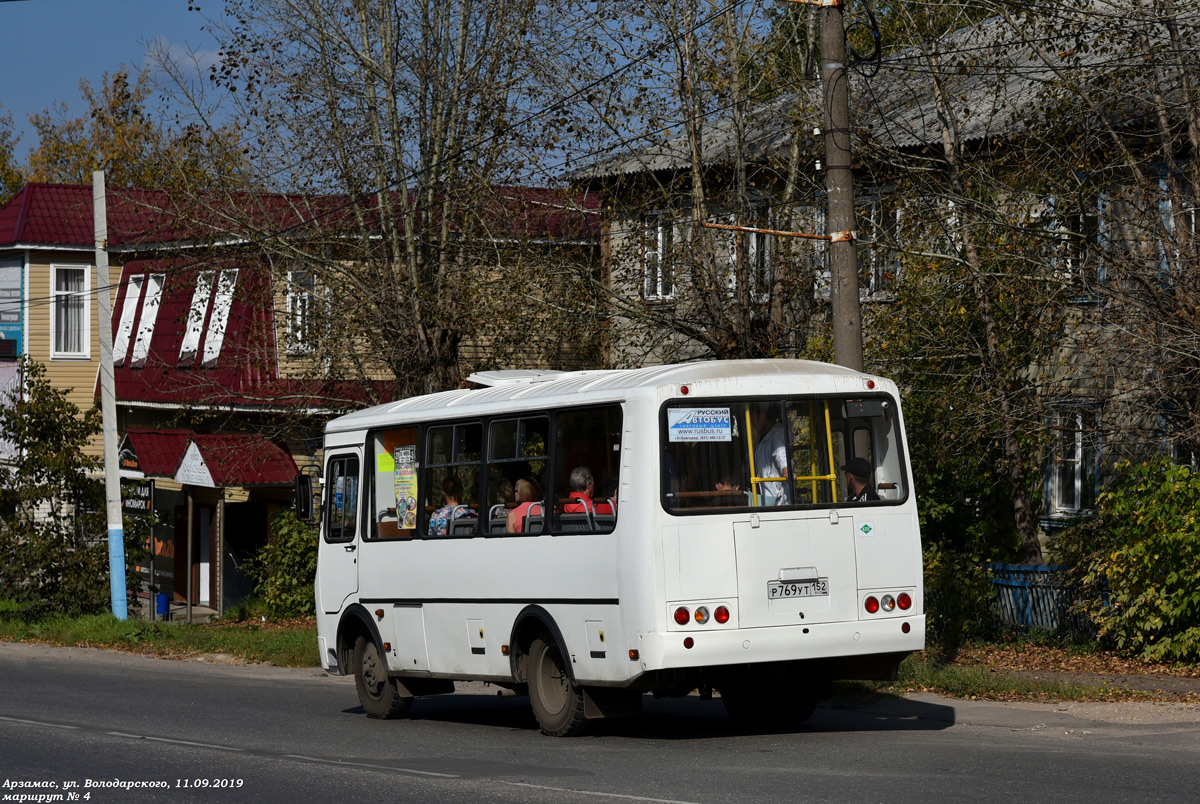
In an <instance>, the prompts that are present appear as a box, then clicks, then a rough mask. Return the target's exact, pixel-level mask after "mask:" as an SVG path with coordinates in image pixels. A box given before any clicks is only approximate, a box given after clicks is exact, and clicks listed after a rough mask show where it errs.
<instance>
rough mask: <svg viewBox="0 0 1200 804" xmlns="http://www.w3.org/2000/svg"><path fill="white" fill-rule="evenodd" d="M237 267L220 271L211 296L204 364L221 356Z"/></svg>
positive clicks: (213, 361) (208, 363) (210, 363)
mask: <svg viewBox="0 0 1200 804" xmlns="http://www.w3.org/2000/svg"><path fill="white" fill-rule="evenodd" d="M237 277H238V272H237V269H234V270H232V271H222V272H221V278H220V280H218V282H217V292H216V295H215V296H214V297H213V311H212V317H211V318H210V319H209V322H208V336H207V337H206V338H205V339H204V366H206V367H207V366H211V365H213V364H214V363H216V362H217V358H218V357H220V356H221V346H222V345H223V344H224V343H225V328H226V326H228V324H229V311H230V310H231V309H232V308H233V290H234V288H235V287H236V286H237Z"/></svg>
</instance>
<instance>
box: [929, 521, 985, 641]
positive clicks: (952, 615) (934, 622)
mask: <svg viewBox="0 0 1200 804" xmlns="http://www.w3.org/2000/svg"><path fill="white" fill-rule="evenodd" d="M985 563H986V562H984V561H983V560H982V559H981V558H980V557H979V556H973V555H969V554H968V555H963V554H960V553H956V552H955V551H953V550H950V549H947V548H946V547H945V546H944V545H939V544H936V543H935V544H927V545H925V622H926V628H925V636H926V641H927V642H928V643H929V648H930V650H931V653H932V654H933V656H934V658H935V659H938V660H949V659H952V658H953V656H954V653H955V652H956V651H957V649H958V648H959V647H960V646H961V645H962V644H963V643H964V642H969V641H971V640H975V639H985V638H987V637H990V636H992V635H993V634H994V633H995V631H996V617H995V607H994V605H993V596H994V595H993V591H992V584H991V582H990V581H989V580H988V575H987V572H986V570H985V569H984V564H985Z"/></svg>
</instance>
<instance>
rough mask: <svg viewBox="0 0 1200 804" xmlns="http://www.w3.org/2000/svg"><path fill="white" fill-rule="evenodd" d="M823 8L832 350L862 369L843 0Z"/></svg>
mask: <svg viewBox="0 0 1200 804" xmlns="http://www.w3.org/2000/svg"><path fill="white" fill-rule="evenodd" d="M816 2H817V3H818V4H819V5H821V6H822V9H821V106H822V109H823V125H824V134H825V163H824V167H825V192H826V198H827V200H828V203H829V210H828V212H827V213H826V214H827V218H826V226H827V231H828V232H829V240H830V243H829V268H830V273H831V278H832V282H831V283H830V285H831V286H830V300H831V303H832V306H833V355H834V361H835V362H836V363H838V364H839V365H842V366H846V367H847V368H852V369H855V370H857V371H862V367H863V342H862V305H861V304H860V302H859V298H858V265H857V260H856V255H855V251H856V249H855V245H854V239H855V236H856V234H855V229H854V173H853V166H852V163H851V160H850V82H849V75H848V73H847V71H846V30H845V28H844V27H843V25H844V23H843V20H842V17H843V15H842V5H841V4H842V2H843V0H816Z"/></svg>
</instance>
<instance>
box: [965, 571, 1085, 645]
mask: <svg viewBox="0 0 1200 804" xmlns="http://www.w3.org/2000/svg"><path fill="white" fill-rule="evenodd" d="M987 569H988V571H989V572H990V574H991V581H992V585H993V588H994V589H995V591H996V612H997V614H998V616H999V618H1000V622H1001V623H1002V624H1004V625H1006V626H1009V627H1013V628H1045V629H1049V630H1054V629H1058V628H1063V627H1066V628H1070V629H1072V630H1082V629H1084V628H1086V625H1085V624H1084V622H1083V620H1082V618H1080V617H1078V616H1075V615H1072V614H1071V612H1070V609H1071V604H1072V603H1074V602H1075V595H1074V594H1073V592H1072V590H1071V588H1070V587H1069V586H1068V585H1067V581H1066V569H1067V568H1066V567H1063V566H1059V565H1036V564H988V565H987Z"/></svg>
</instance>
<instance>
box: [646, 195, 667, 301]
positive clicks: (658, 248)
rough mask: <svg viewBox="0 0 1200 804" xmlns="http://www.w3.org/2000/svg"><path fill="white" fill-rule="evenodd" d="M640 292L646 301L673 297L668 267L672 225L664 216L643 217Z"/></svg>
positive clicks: (653, 214)
mask: <svg viewBox="0 0 1200 804" xmlns="http://www.w3.org/2000/svg"><path fill="white" fill-rule="evenodd" d="M643 237H644V238H645V241H644V242H645V249H646V250H645V254H644V257H645V259H644V263H643V268H644V273H643V283H644V284H643V288H642V292H643V294H644V296H645V298H646V299H647V300H666V299H671V298H674V296H675V276H674V269H673V266H672V264H671V251H672V248H673V246H674V237H675V223H674V221H673V220H672V218H671V215H670V213H668V212H665V211H664V212H652V213H650V214H649V215H647V216H646V218H645V222H644V229H643Z"/></svg>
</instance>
